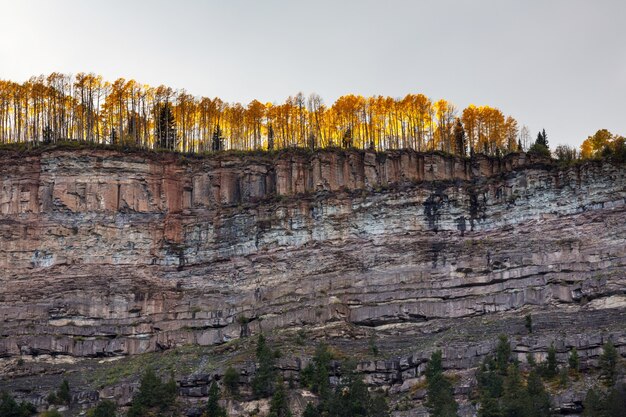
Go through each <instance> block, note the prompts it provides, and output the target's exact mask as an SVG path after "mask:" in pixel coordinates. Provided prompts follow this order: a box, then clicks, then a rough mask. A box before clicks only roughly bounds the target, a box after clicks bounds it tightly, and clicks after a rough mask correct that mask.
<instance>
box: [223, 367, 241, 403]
mask: <svg viewBox="0 0 626 417" xmlns="http://www.w3.org/2000/svg"><path fill="white" fill-rule="evenodd" d="M224 387H225V388H226V390H227V391H228V393H229V394H230V395H231V396H232V397H237V396H238V395H239V372H237V370H235V368H233V367H232V366H229V367H228V369H226V372H225V373H224Z"/></svg>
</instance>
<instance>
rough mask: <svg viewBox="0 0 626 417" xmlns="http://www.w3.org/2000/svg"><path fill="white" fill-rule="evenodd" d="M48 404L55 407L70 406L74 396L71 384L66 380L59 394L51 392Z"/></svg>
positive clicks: (58, 391)
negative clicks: (71, 391)
mask: <svg viewBox="0 0 626 417" xmlns="http://www.w3.org/2000/svg"><path fill="white" fill-rule="evenodd" d="M46 400H47V401H48V404H53V405H62V404H64V405H70V403H71V401H72V394H71V393H70V384H69V382H67V379H64V380H63V382H62V383H61V386H60V387H59V389H58V390H57V392H51V393H50V394H49V395H48V398H47V399H46Z"/></svg>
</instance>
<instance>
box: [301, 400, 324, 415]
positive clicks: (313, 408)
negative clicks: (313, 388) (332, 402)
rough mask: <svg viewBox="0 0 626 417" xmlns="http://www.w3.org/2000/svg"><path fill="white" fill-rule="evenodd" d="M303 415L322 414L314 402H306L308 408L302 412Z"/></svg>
mask: <svg viewBox="0 0 626 417" xmlns="http://www.w3.org/2000/svg"><path fill="white" fill-rule="evenodd" d="M302 417H321V414H320V412H319V410H318V409H317V407H316V406H314V405H313V403H312V402H308V403H307V404H306V408H305V409H304V411H303V412H302Z"/></svg>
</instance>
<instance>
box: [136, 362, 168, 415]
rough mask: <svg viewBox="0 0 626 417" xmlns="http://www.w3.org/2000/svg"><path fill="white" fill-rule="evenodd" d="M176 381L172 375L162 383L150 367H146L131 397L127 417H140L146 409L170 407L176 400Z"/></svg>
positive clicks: (166, 408)
mask: <svg viewBox="0 0 626 417" xmlns="http://www.w3.org/2000/svg"><path fill="white" fill-rule="evenodd" d="M176 394H177V388H176V381H174V377H173V376H172V377H171V378H170V379H169V381H168V382H166V383H163V382H162V381H161V379H160V378H159V377H157V376H156V374H155V373H154V371H153V370H152V369H148V370H147V371H146V372H145V373H144V374H143V376H142V377H141V382H140V385H139V389H138V390H137V392H136V393H135V396H134V397H133V401H132V403H131V406H130V409H129V410H128V414H127V417H142V416H143V415H144V414H145V412H146V410H147V409H158V410H160V411H161V412H163V411H165V410H168V409H170V408H171V407H173V406H174V403H175V401H176Z"/></svg>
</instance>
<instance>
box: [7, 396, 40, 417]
mask: <svg viewBox="0 0 626 417" xmlns="http://www.w3.org/2000/svg"><path fill="white" fill-rule="evenodd" d="M36 413H37V408H36V407H35V406H34V405H33V404H31V403H27V402H22V403H20V404H19V405H18V404H17V402H16V401H15V400H14V399H13V397H12V396H11V395H9V394H8V393H6V392H2V393H1V395H0V416H2V417H30V416H32V415H33V414H36Z"/></svg>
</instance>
